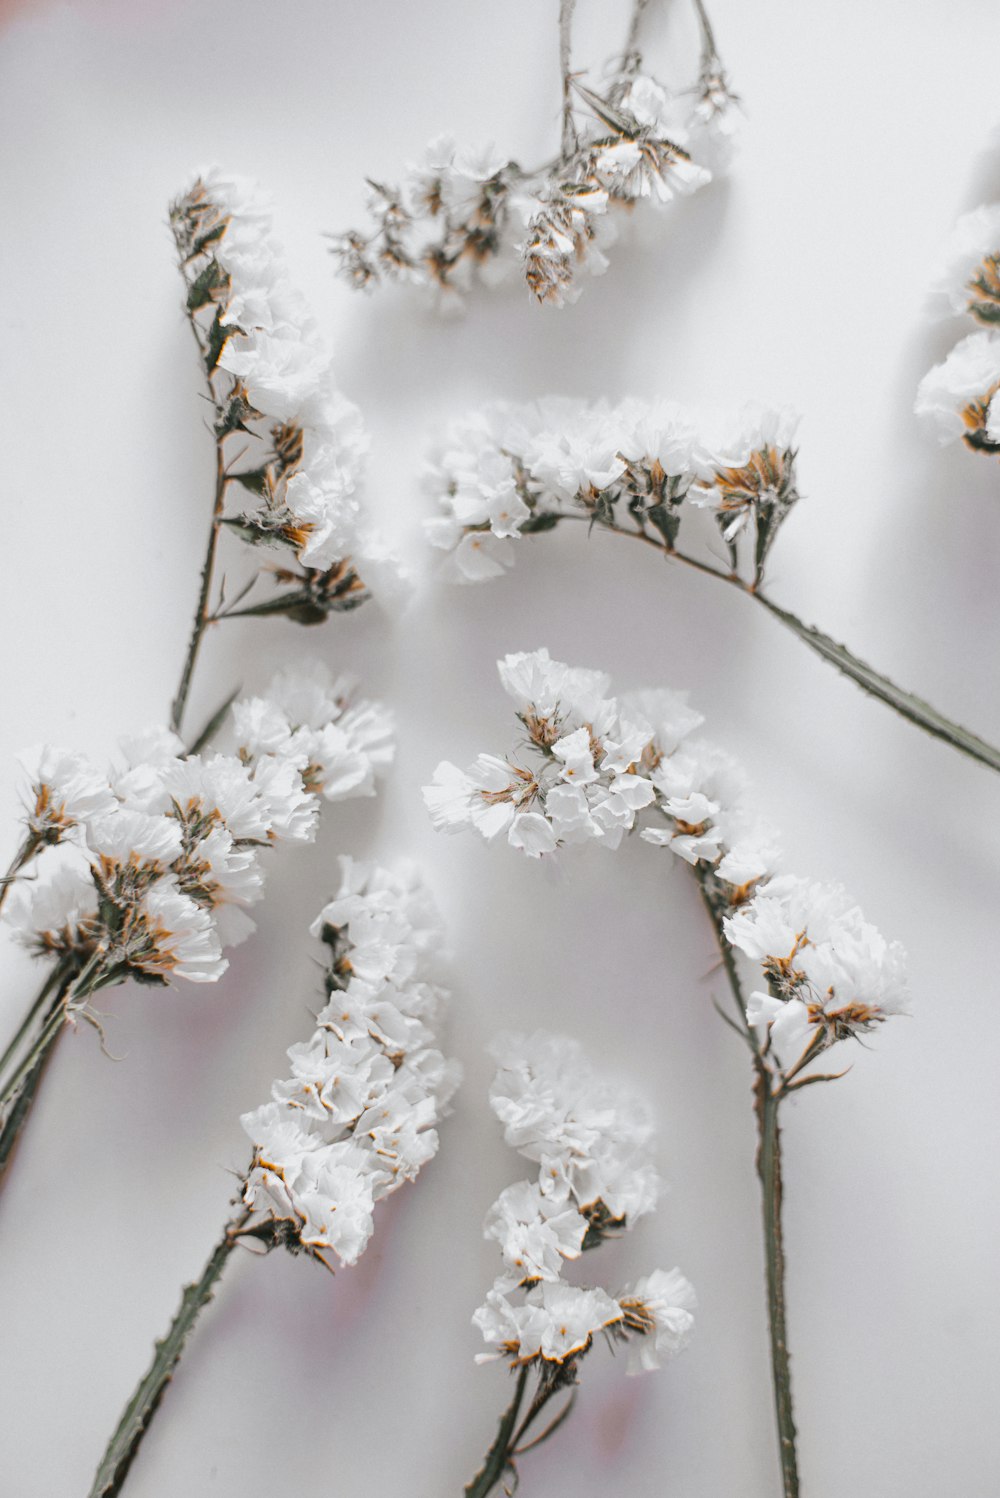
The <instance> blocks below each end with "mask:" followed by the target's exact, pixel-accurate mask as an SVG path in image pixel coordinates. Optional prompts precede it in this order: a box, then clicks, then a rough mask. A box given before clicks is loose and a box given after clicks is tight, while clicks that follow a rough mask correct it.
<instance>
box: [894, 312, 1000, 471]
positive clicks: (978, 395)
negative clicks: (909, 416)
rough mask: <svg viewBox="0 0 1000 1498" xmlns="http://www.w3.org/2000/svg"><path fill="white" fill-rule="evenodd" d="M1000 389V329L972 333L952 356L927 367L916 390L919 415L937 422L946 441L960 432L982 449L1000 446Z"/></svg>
mask: <svg viewBox="0 0 1000 1498" xmlns="http://www.w3.org/2000/svg"><path fill="white" fill-rule="evenodd" d="M998 391H1000V332H992V331H987V330H983V331H982V332H979V333H970V334H969V336H968V337H967V338H963V339H962V340H961V342H959V343H956V345H955V347H954V348H953V349H952V350H951V353H950V354H949V355H948V357H947V358H946V359H945V360H944V361H943V362H942V363H941V364H935V365H934V368H933V369H931V370H928V372H927V374H925V375H924V378H923V379H922V380H921V382H920V386H919V388H918V390H917V400H916V405H915V407H914V409H915V411H916V413H917V415H918V416H922V417H925V418H926V419H927V420H928V421H929V422H930V423H932V425H933V427H934V428H935V430H936V432H937V436H938V440H939V441H940V442H942V443H946V442H954V441H955V440H956V438H958V437H961V438H963V439H964V441H965V442H966V443H967V444H968V446H969V447H971V448H973V449H976V450H978V451H980V452H994V451H997V450H998V448H1000V433H998V430H997V428H998V423H997V421H996V419H995V417H996V412H994V413H993V416H994V419H993V420H992V422H991V420H990V406H991V404H992V402H993V398H994V396H995V395H996V394H997V392H998Z"/></svg>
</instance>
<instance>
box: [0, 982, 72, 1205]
mask: <svg viewBox="0 0 1000 1498" xmlns="http://www.w3.org/2000/svg"><path fill="white" fill-rule="evenodd" d="M69 983H70V973H69V968H68V964H67V963H66V962H65V960H64V961H62V962H59V963H57V964H56V965H55V967H54V968H53V969H52V971H51V972H50V973H49V976H48V977H47V978H46V980H45V982H44V983H43V985H42V988H41V991H40V993H39V995H38V998H37V999H36V1000H35V1002H34V1004H33V1005H32V1006H31V1009H30V1010H29V1011H28V1014H27V1015H26V1017H25V1019H24V1022H23V1023H22V1024H21V1026H20V1028H19V1030H18V1032H17V1034H16V1035H15V1037H14V1039H13V1040H12V1041H11V1043H10V1045H9V1046H8V1047H7V1049H6V1051H5V1052H4V1056H3V1061H2V1062H0V1072H2V1071H3V1068H4V1067H5V1066H6V1065H7V1063H8V1061H10V1059H11V1058H12V1057H13V1056H14V1055H15V1054H16V1052H17V1048H18V1046H19V1045H20V1044H21V1042H22V1041H23V1040H24V1038H25V1036H26V1035H27V1034H28V1033H29V1031H30V1029H31V1027H32V1025H33V1024H34V1023H35V1022H36V1021H37V1019H38V1016H39V1015H40V1014H41V1013H42V1012H43V1010H44V1011H45V1018H44V1020H43V1022H42V1030H43V1031H44V1030H46V1029H47V1026H48V1022H49V1019H50V1017H51V1016H52V1015H53V1014H55V1013H57V1012H58V1011H59V1009H60V1008H61V1006H62V1004H63V1001H64V999H65V995H66V990H67V988H68V987H69ZM46 1004H47V1005H48V1006H49V1007H48V1009H47V1010H46V1009H45V1006H46ZM61 1034H62V1025H57V1026H55V1027H54V1028H53V1029H52V1030H51V1032H50V1033H49V1034H48V1038H47V1040H46V1042H45V1045H44V1046H42V1047H41V1048H40V1049H38V1048H33V1051H32V1054H33V1055H34V1061H33V1062H32V1064H31V1066H30V1068H29V1069H28V1070H27V1071H26V1072H25V1073H24V1074H23V1076H22V1079H21V1082H20V1085H19V1086H17V1087H16V1088H12V1089H10V1092H9V1099H8V1101H7V1103H6V1106H5V1107H4V1106H3V1105H2V1104H0V1109H2V1114H0V1120H2V1121H0V1183H2V1181H3V1178H4V1176H5V1175H6V1173H7V1167H8V1166H9V1164H10V1162H11V1159H12V1157H13V1154H14V1146H15V1145H16V1144H17V1141H18V1139H19V1137H20V1134H21V1130H22V1129H23V1127H24V1125H25V1123H26V1121H27V1118H28V1113H29V1112H30V1110H31V1105H32V1103H33V1102H34V1101H35V1094H36V1093H37V1091H38V1089H39V1087H40V1085H41V1081H42V1077H43V1076H44V1075H45V1069H46V1067H47V1066H48V1063H49V1061H50V1060H51V1058H52V1055H53V1053H54V1051H55V1047H56V1041H57V1040H58V1039H59V1036H60V1035H61ZM5 1093H6V1089H5Z"/></svg>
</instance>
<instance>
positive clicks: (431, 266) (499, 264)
mask: <svg viewBox="0 0 1000 1498" xmlns="http://www.w3.org/2000/svg"><path fill="white" fill-rule="evenodd" d="M578 92H579V95H580V97H581V99H582V100H583V102H584V103H585V105H586V107H587V110H588V114H587V117H586V120H585V122H584V123H583V125H582V126H581V128H580V129H579V131H578V133H577V136H576V140H575V142H574V143H573V144H572V145H571V146H569V147H568V148H567V150H566V151H565V152H563V153H561V154H560V155H559V157H558V158H557V160H556V161H555V162H554V163H551V164H549V165H548V166H546V167H544V168H542V169H540V170H538V171H534V172H532V171H526V170H524V169H523V168H522V167H520V166H519V165H518V163H517V162H515V161H509V160H508V159H507V158H506V157H504V156H503V155H502V154H501V153H499V152H498V151H496V150H495V149H494V148H493V147H492V146H488V147H486V148H482V149H477V150H469V149H464V148H460V147H458V146H456V144H455V142H454V140H453V139H452V138H451V137H450V136H441V137H439V138H438V139H436V140H434V141H432V142H431V143H430V145H429V146H428V147H427V148H426V150H425V152H424V155H423V159H422V160H421V161H419V162H418V163H415V164H413V165H411V166H410V167H409V168H408V169H407V172H406V175H405V177H404V178H403V180H402V183H401V184H400V185H398V186H387V185H384V184H382V183H373V184H372V185H371V195H370V198H369V203H368V211H369V214H370V218H371V221H372V227H371V229H370V231H369V232H368V233H367V234H365V233H361V232H358V231H356V230H351V231H349V232H348V233H346V234H343V235H340V236H339V237H337V239H336V240H335V244H334V253H335V255H336V256H337V258H338V262H339V269H340V272H341V274H342V275H343V276H344V277H345V278H346V279H347V280H348V281H349V282H350V283H351V284H352V285H354V286H356V287H359V288H362V289H365V290H368V289H371V288H372V287H374V286H375V285H377V284H379V283H380V282H382V281H384V280H398V281H403V282H406V283H409V284H412V285H417V286H421V287H425V288H430V289H431V290H433V291H434V292H435V293H436V294H437V295H439V296H440V295H442V294H443V295H445V296H446V297H447V298H449V299H451V300H454V299H455V298H456V297H457V296H458V295H460V294H461V293H463V292H465V291H467V290H468V289H469V287H470V285H471V284H472V282H473V281H474V279H476V278H479V279H480V280H481V281H483V282H485V283H486V284H495V283H496V282H498V281H500V280H501V279H503V278H504V277H505V276H506V275H507V274H509V273H510V272H511V271H512V270H513V269H514V268H516V267H519V268H520V270H521V272H522V274H523V276H524V279H525V281H526V283H527V285H528V288H529V290H530V292H531V293H532V295H533V296H534V297H535V298H536V299H537V300H538V301H539V302H548V303H550V304H552V305H555V306H561V305H563V304H564V303H565V302H570V301H573V300H575V299H576V297H577V296H578V295H579V293H580V290H581V286H580V279H579V278H580V275H581V273H582V272H584V271H586V272H587V273H588V274H591V275H599V274H601V273H602V272H603V271H604V270H605V269H606V268H607V264H608V261H607V258H606V256H605V254H604V250H605V249H606V248H607V247H608V245H609V244H610V243H611V242H612V241H613V239H614V228H613V225H612V224H611V223H610V221H609V218H608V211H609V208H610V207H611V205H613V204H615V203H618V204H626V205H630V204H633V203H635V202H636V201H637V200H640V199H646V200H649V201H652V202H656V203H667V202H670V201H671V200H672V199H673V198H675V197H678V196H682V195H685V194H687V193H691V192H693V191H695V190H696V189H697V188H699V187H702V186H703V185H704V184H705V183H707V182H709V181H710V180H711V173H710V172H709V171H708V170H707V169H706V167H705V166H704V165H701V164H699V163H698V162H696V161H695V160H693V159H692V157H691V155H690V154H689V152H688V150H687V149H685V146H686V144H687V142H688V137H689V135H690V136H691V137H692V139H693V140H695V141H697V143H698V144H699V145H704V147H705V150H706V153H707V154H713V155H714V156H715V157H716V158H717V159H718V160H719V162H720V165H721V163H722V156H723V155H724V154H725V153H724V151H721V150H717V149H715V148H716V146H717V145H718V144H719V143H721V142H723V141H724V140H726V139H727V138H730V137H731V136H732V131H733V123H734V115H733V110H732V107H731V106H732V104H733V103H734V100H733V97H732V95H730V94H729V92H728V88H727V87H726V85H725V80H724V78H723V77H722V75H721V73H719V74H718V75H717V77H716V78H715V80H714V82H713V81H711V80H706V81H705V84H704V87H702V86H699V89H698V90H697V92H696V97H695V99H694V102H693V103H692V97H691V94H690V93H682V94H677V95H671V94H669V93H668V92H667V90H666V89H664V88H663V87H662V86H661V85H660V84H658V83H657V82H655V81H654V80H653V79H652V78H651V77H649V76H647V75H644V74H641V73H633V74H632V75H630V76H629V77H621V76H618V77H613V78H612V80H611V82H610V84H609V86H608V87H607V89H606V90H605V93H604V94H603V95H599V94H595V93H593V92H591V91H590V90H589V89H584V88H582V87H580V88H579V89H578Z"/></svg>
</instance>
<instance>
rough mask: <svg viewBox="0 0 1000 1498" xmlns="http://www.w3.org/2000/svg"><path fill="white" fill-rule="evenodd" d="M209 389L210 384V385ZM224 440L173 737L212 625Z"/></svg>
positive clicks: (218, 454)
mask: <svg viewBox="0 0 1000 1498" xmlns="http://www.w3.org/2000/svg"><path fill="white" fill-rule="evenodd" d="M209 384H210V385H211V381H209ZM222 444H223V438H222V437H216V439H215V503H214V505H213V507H212V524H211V528H210V530H209V533H208V548H207V550H206V552H205V560H204V562H203V564H202V569H201V587H200V588H199V591H198V606H197V608H196V609H195V615H194V624H193V626H192V629H191V638H190V640H189V641H188V648H187V655H186V656H185V658H184V669H183V670H182V672H181V679H180V685H179V686H178V688H177V695H176V696H175V697H174V700H173V704H172V705H171V709H170V726H171V728H172V729H173V730H174V732H175V733H180V731H181V723H182V721H183V718H184V709H185V707H186V706H187V699H188V692H189V691H190V689H191V677H192V675H193V674H194V667H195V662H196V661H197V659H198V650H199V647H200V645H201V641H202V636H203V635H204V633H205V630H206V629H207V628H208V625H209V623H210V622H211V618H210V615H211V612H212V610H211V604H210V599H211V596H212V574H213V572H214V570H215V555H216V552H217V550H218V546H219V533H220V531H221V529H222V513H223V506H224V504H225V498H226V483H227V475H226V464H225V459H224V456H223V452H222Z"/></svg>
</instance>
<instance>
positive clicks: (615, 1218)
mask: <svg viewBox="0 0 1000 1498" xmlns="http://www.w3.org/2000/svg"><path fill="white" fill-rule="evenodd" d="M492 1054H493V1056H494V1057H495V1059H496V1060H497V1062H498V1064H499V1070H498V1072H497V1075H496V1079H495V1081H494V1083H493V1086H492V1087H491V1089H490V1102H491V1104H492V1106H493V1111H494V1113H495V1114H496V1115H497V1117H498V1118H499V1119H500V1121H501V1123H502V1124H503V1126H504V1138H505V1139H506V1141H507V1143H508V1144H509V1145H511V1146H512V1148H514V1149H516V1150H518V1151H519V1153H520V1154H522V1155H524V1156H525V1158H526V1159H528V1160H530V1161H532V1162H533V1163H534V1164H537V1166H538V1176H537V1179H535V1180H525V1181H519V1182H518V1183H517V1184H516V1185H514V1186H508V1187H507V1189H506V1190H505V1191H502V1192H501V1193H500V1196H499V1197H498V1199H497V1201H496V1202H495V1203H494V1205H493V1206H492V1208H491V1209H490V1212H489V1214H488V1216H487V1218H486V1224H485V1228H484V1232H485V1236H486V1237H487V1238H489V1239H494V1240H495V1241H496V1242H497V1243H498V1244H499V1245H500V1250H501V1253H502V1255H503V1261H504V1269H503V1271H502V1273H501V1274H500V1275H499V1276H498V1278H497V1279H496V1281H495V1283H494V1285H493V1288H492V1290H490V1291H489V1293H488V1295H487V1297H486V1301H485V1303H484V1304H483V1305H482V1306H480V1307H479V1309H478V1310H477V1311H476V1313H475V1315H474V1316H473V1322H474V1324H475V1325H476V1326H477V1327H478V1328H479V1330H480V1331H481V1332H482V1334H483V1338H484V1340H485V1341H486V1343H487V1344H488V1345H489V1346H490V1347H492V1348H493V1349H495V1350H494V1351H492V1352H489V1353H483V1354H480V1356H479V1358H478V1359H477V1361H478V1362H485V1361H488V1360H490V1359H492V1358H497V1357H506V1358H508V1359H510V1361H511V1362H512V1363H513V1364H524V1363H528V1362H532V1361H534V1360H536V1359H538V1360H541V1362H542V1363H543V1364H549V1365H554V1364H567V1363H570V1362H571V1360H572V1359H575V1358H579V1357H581V1356H582V1355H583V1354H584V1353H585V1352H586V1351H587V1350H588V1348H589V1347H590V1344H591V1341H592V1339H593V1337H594V1335H595V1334H596V1333H597V1332H599V1331H605V1332H608V1333H609V1334H610V1335H612V1336H615V1337H619V1338H622V1339H626V1340H627V1341H628V1343H629V1372H632V1373H637V1372H641V1371H644V1370H646V1369H651V1368H656V1367H659V1365H660V1363H661V1362H662V1361H663V1360H664V1359H666V1358H669V1357H672V1356H673V1355H674V1354H675V1353H677V1352H679V1351H680V1350H681V1348H682V1347H684V1346H685V1345H686V1343H687V1341H688V1338H689V1336H690V1333H691V1328H692V1325H693V1322H694V1318H693V1315H692V1311H693V1310H694V1306H695V1298H694V1292H693V1290H692V1288H691V1286H690V1284H689V1283H688V1281H687V1280H686V1279H685V1278H684V1276H683V1275H682V1274H681V1273H680V1271H679V1270H677V1269H673V1270H670V1271H666V1270H657V1271H656V1272H655V1273H654V1274H652V1275H649V1276H647V1277H646V1278H645V1279H643V1280H640V1281H639V1282H638V1283H636V1284H635V1285H633V1286H630V1287H629V1288H628V1289H626V1290H624V1291H623V1292H622V1293H621V1294H620V1295H619V1296H617V1297H613V1296H611V1295H609V1294H608V1293H607V1292H606V1291H605V1290H602V1289H583V1288H581V1287H579V1286H576V1285H571V1284H568V1283H567V1282H566V1281H565V1280H564V1279H563V1278H562V1274H563V1268H564V1263H565V1261H567V1260H573V1259H577V1258H579V1256H580V1255H581V1253H583V1251H584V1250H585V1249H589V1248H593V1247H596V1246H597V1245H598V1244H599V1243H600V1242H601V1241H602V1239H603V1238H605V1237H607V1236H609V1235H612V1234H614V1233H617V1232H620V1231H624V1230H625V1229H627V1228H630V1227H632V1226H633V1225H634V1223H635V1222H637V1221H638V1220H639V1218H640V1217H644V1216H645V1215H646V1214H647V1213H648V1212H651V1211H652V1210H653V1208H654V1207H655V1205H656V1200H657V1195H658V1191H659V1180H658V1177H657V1174H656V1170H655V1168H654V1166H653V1163H652V1158H651V1148H650V1146H651V1141H652V1136H653V1128H652V1124H651V1122H650V1119H649V1116H648V1114H647V1112H646V1109H645V1107H644V1106H643V1104H642V1102H641V1101H639V1100H638V1099H637V1098H635V1097H633V1096H632V1095H630V1094H629V1093H628V1092H626V1091H624V1090H622V1089H621V1088H619V1087H616V1086H613V1085H612V1084H610V1083H609V1082H608V1080H607V1079H606V1078H605V1077H603V1076H602V1075H601V1074H600V1073H599V1072H598V1071H596V1070H595V1068H594V1067H593V1066H591V1064H590V1063H589V1061H588V1060H587V1058H586V1057H585V1055H584V1054H583V1051H582V1050H581V1048H580V1046H579V1045H578V1044H577V1043H576V1042H575V1041H572V1040H569V1039H567V1038H566V1037H564V1036H559V1035H549V1034H546V1033H545V1032H543V1031H539V1032H537V1033H536V1034H534V1035H531V1036H524V1035H507V1036H503V1037H501V1038H500V1039H499V1040H498V1041H497V1042H496V1043H495V1044H494V1046H493V1047H492Z"/></svg>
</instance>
